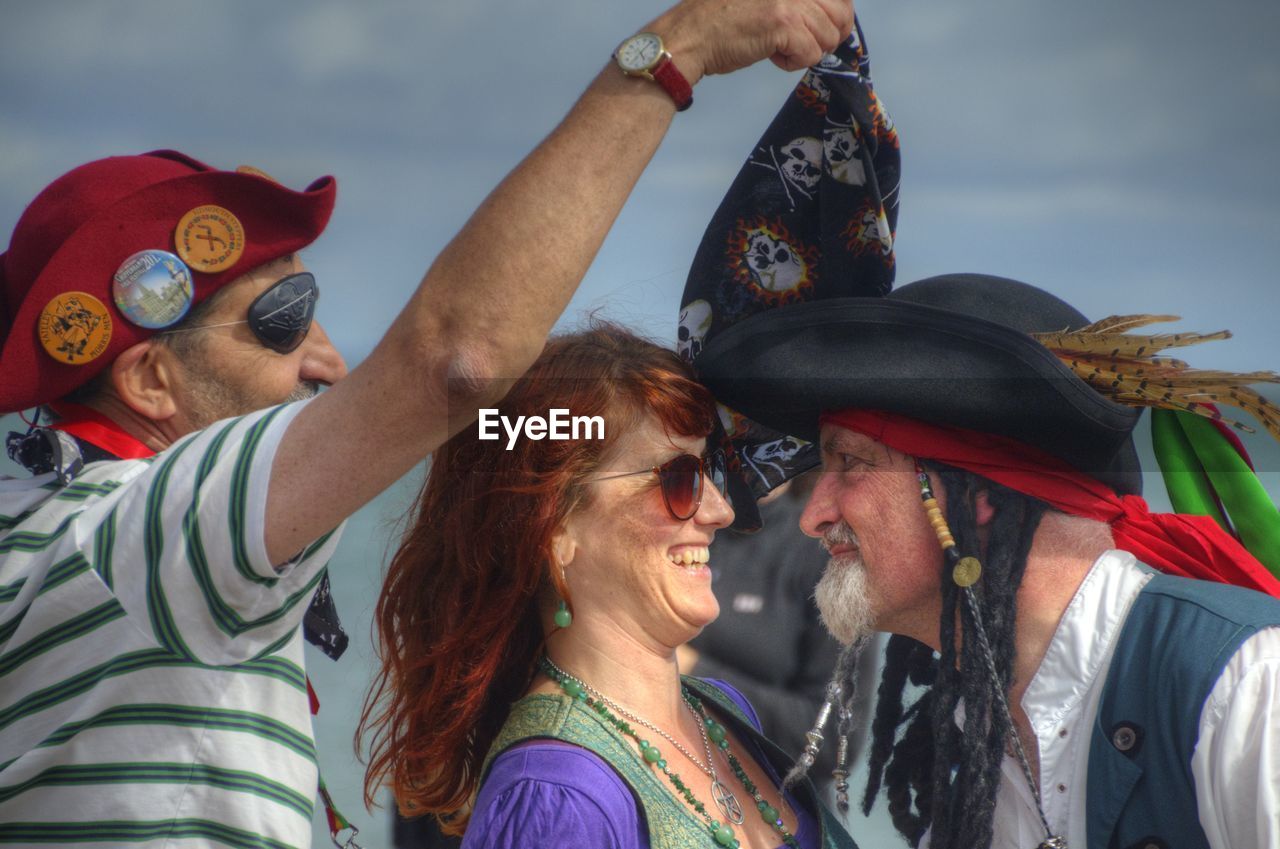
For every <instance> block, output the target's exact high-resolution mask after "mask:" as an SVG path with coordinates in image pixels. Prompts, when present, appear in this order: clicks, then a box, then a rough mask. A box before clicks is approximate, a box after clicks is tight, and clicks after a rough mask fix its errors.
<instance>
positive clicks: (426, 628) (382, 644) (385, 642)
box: [357, 323, 716, 833]
mask: <svg viewBox="0 0 1280 849" xmlns="http://www.w3.org/2000/svg"><path fill="white" fill-rule="evenodd" d="M552 408H564V409H568V410H570V411H571V414H572V415H574V416H601V417H603V418H604V420H605V438H604V439H597V440H591V439H579V440H564V441H553V440H550V439H542V440H532V439H519V440H517V441H516V443H515V445H514V446H513V448H512V449H511V450H509V451H508V450H506V439H505V436H504V438H502V439H499V440H496V441H487V440H486V441H482V440H480V439H477V434H476V432H475V431H473V430H471V429H470V428H467V429H466V430H464V431H463V432H461V433H459V434H457V435H456V436H454V437H453V438H452V439H450V440H449V441H448V442H446V443H445V444H444V445H443V446H441V447H440V449H439V450H437V451H436V452H435V454H434V455H433V457H432V464H431V469H430V472H429V473H428V476H427V480H426V483H425V485H424V486H423V489H422V491H421V493H420V494H419V496H418V500H417V503H416V505H415V508H414V511H413V520H412V526H411V527H410V528H409V530H408V531H407V533H406V534H405V536H404V538H403V540H402V541H401V543H400V547H399V548H398V549H397V551H396V553H395V555H394V557H393V558H392V560H391V565H390V567H389V570H388V574H387V578H386V581H385V583H384V584H383V588H382V594H381V596H380V597H379V598H378V606H377V610H376V612H375V616H374V621H375V624H376V628H377V637H378V652H379V656H380V658H381V663H382V665H381V669H380V670H379V672H378V675H377V677H376V679H375V680H374V683H373V685H372V687H371V688H370V691H369V693H368V696H367V697H366V699H365V704H364V711H363V714H362V716H361V720H360V727H359V729H358V730H357V737H358V738H359V739H360V740H362V741H364V742H367V743H368V746H369V765H368V769H367V770H366V772H365V801H366V803H368V804H372V800H373V797H374V794H375V793H376V792H377V790H378V789H379V788H380V787H382V786H384V785H387V786H390V787H391V789H392V791H393V793H394V795H395V798H396V801H397V803H398V805H399V807H400V810H401V811H402V812H403V813H405V814H406V815H411V816H416V815H421V814H425V813H434V814H436V815H437V816H439V817H441V822H442V824H443V825H444V827H445V829H446V830H447V831H451V832H454V833H459V832H461V830H462V829H463V828H465V826H466V822H467V819H468V817H469V815H470V808H471V804H472V802H473V800H474V798H475V793H476V791H477V789H478V787H479V783H480V779H481V775H480V770H481V767H482V765H483V762H484V758H485V755H486V753H487V752H488V750H489V747H490V745H491V744H492V743H493V740H494V738H495V737H496V736H497V734H498V731H499V730H500V729H501V728H502V724H503V723H504V722H505V721H506V717H507V713H508V710H509V708H510V705H511V703H512V702H514V701H515V700H517V699H518V698H520V697H521V696H522V695H523V694H524V692H525V691H526V690H527V689H528V688H529V686H530V684H531V683H532V681H533V676H534V672H535V667H536V663H537V658H538V656H539V654H540V652H541V651H542V646H543V633H542V625H541V620H540V617H539V609H538V599H539V597H540V595H541V594H543V593H544V592H551V591H554V592H556V593H558V594H559V595H560V597H561V598H564V599H565V600H566V601H568V602H569V604H570V607H572V600H571V599H570V598H569V595H568V592H567V589H566V587H565V585H564V583H563V578H562V575H561V574H560V573H559V570H556V569H552V568H551V566H550V564H551V562H552V556H551V540H552V536H553V534H554V533H555V531H556V529H557V528H558V527H559V526H560V525H561V523H562V522H563V521H564V520H565V519H566V517H568V515H569V514H570V513H571V512H572V511H573V510H574V509H576V508H577V507H579V506H581V505H584V504H585V503H586V498H587V496H586V490H585V487H584V486H583V484H584V482H585V481H586V480H587V479H589V478H590V477H591V476H592V475H593V474H594V473H595V471H596V470H597V469H598V468H599V467H600V465H601V463H602V462H603V461H604V459H605V458H606V457H607V456H608V453H609V451H610V448H611V447H612V445H613V444H614V443H616V441H617V438H618V437H619V435H620V434H622V433H625V432H627V431H628V430H631V429H633V428H635V427H636V426H638V425H639V424H640V422H641V421H642V420H643V419H644V417H646V416H649V415H653V416H656V417H657V418H658V419H659V421H661V422H662V423H663V425H664V426H665V427H666V429H667V432H668V433H670V434H679V435H685V436H705V435H707V434H709V433H710V432H711V430H712V427H713V425H714V421H715V415H716V414H715V402H714V401H713V399H712V398H711V395H710V394H709V393H708V392H707V390H706V389H704V388H703V387H702V386H701V385H700V384H698V383H697V381H696V380H695V379H694V376H693V374H692V372H691V371H690V369H689V367H688V366H687V365H685V364H684V363H683V362H682V361H681V360H680V359H679V357H677V356H676V355H675V354H674V353H673V352H672V351H669V350H666V349H664V348H661V347H659V346H658V345H655V344H654V343H652V342H650V341H647V340H645V339H641V338H640V337H637V336H635V335H633V334H632V333H631V332H629V331H627V330H626V329H624V328H622V327H618V326H615V325H610V324H604V323H597V324H595V325H594V326H593V327H592V328H591V329H590V330H587V331H583V332H580V333H574V334H569V335H565V336H559V337H555V338H553V339H552V340H551V341H550V342H549V343H548V344H547V346H546V348H545V349H544V350H543V352H542V354H541V356H539V357H538V359H537V361H536V362H535V363H534V364H533V366H532V367H531V368H530V369H529V371H528V373H526V374H525V376H524V377H522V378H521V379H520V380H519V381H517V383H516V384H515V386H514V387H513V388H512V390H511V391H510V393H508V395H507V396H506V397H505V398H504V399H503V400H502V402H501V403H500V404H499V411H500V413H501V414H502V415H504V416H506V417H508V418H509V419H512V420H514V417H515V416H530V415H542V416H546V415H547V413H548V411H549V410H551V409H552Z"/></svg>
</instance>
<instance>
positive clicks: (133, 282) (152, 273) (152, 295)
mask: <svg viewBox="0 0 1280 849" xmlns="http://www.w3.org/2000/svg"><path fill="white" fill-rule="evenodd" d="M111 294H112V297H114V298H115V301H116V306H117V307H119V308H120V312H121V313H122V314H123V315H124V317H125V318H127V319H129V321H131V322H133V323H134V324H136V325H138V326H139V327H145V328H147V329H148V330H157V329H159V328H161V327H169V326H170V325H172V324H176V323H177V322H179V321H181V320H182V317H183V316H184V315H186V314H187V310H189V309H190V308H191V300H192V298H193V297H194V294H195V289H194V287H193V286H192V283H191V270H190V269H189V268H187V266H186V264H185V263H183V261H182V260H180V259H178V258H177V257H176V256H174V255H173V254H171V253H169V252H168V251H157V250H149V251H138V252H137V253H136V254H134V255H133V256H131V257H129V258H128V259H126V260H125V261H124V262H122V263H120V267H119V268H118V269H116V274H115V277H113V278H112V282H111Z"/></svg>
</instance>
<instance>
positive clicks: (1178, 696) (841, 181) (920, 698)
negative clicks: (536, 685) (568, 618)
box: [681, 44, 1280, 849]
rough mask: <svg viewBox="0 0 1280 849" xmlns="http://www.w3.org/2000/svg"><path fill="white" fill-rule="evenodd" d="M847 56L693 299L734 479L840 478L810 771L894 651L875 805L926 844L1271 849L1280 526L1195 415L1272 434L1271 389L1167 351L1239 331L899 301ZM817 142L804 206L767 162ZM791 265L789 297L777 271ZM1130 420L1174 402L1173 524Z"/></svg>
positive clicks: (701, 352)
mask: <svg viewBox="0 0 1280 849" xmlns="http://www.w3.org/2000/svg"><path fill="white" fill-rule="evenodd" d="M857 58H858V62H857V63H856V64H850V65H842V64H836V63H834V62H833V63H826V64H824V65H823V66H820V67H818V68H815V69H814V71H813V72H812V73H811V74H810V76H809V77H806V79H805V81H804V82H802V83H801V85H800V86H799V87H798V88H797V89H796V92H795V95H794V96H793V97H792V98H791V99H789V100H788V101H787V103H786V104H785V105H784V106H783V109H782V111H781V112H780V113H779V114H778V116H777V118H776V119H775V120H774V122H773V124H772V125H771V126H770V127H769V128H768V130H766V132H765V134H764V136H763V137H762V138H761V140H760V142H759V145H758V147H757V149H756V152H755V153H754V154H753V156H752V158H751V160H750V161H749V162H748V164H747V166H746V167H745V168H744V169H743V170H742V172H740V174H739V176H738V178H737V179H736V180H735V182H734V183H733V185H732V187H731V188H730V190H729V193H728V195H727V196H726V198H725V200H724V201H723V203H722V204H721V207H720V209H719V210H718V211H717V212H716V214H715V216H714V218H713V219H712V222H711V224H710V226H709V227H708V230H707V233H706V236H705V237H704V239H703V242H702V244H701V247H700V248H699V251H698V254H697V256H696V258H695V261H694V265H693V268H692V269H691V271H690V276H689V282H688V285H687V287H686V290H685V295H684V299H683V301H682V304H683V310H682V313H681V316H682V328H681V330H682V336H681V339H682V341H683V340H684V339H685V335H683V334H684V331H686V330H688V331H690V332H689V336H691V337H692V336H694V335H696V344H690V345H688V351H687V354H688V356H690V358H691V359H692V360H693V362H694V365H695V367H696V368H697V370H698V372H699V374H700V376H701V378H702V380H703V381H704V382H705V383H706V384H707V385H708V386H709V387H710V388H711V389H712V390H713V392H714V393H715V394H716V396H717V398H718V399H719V400H720V401H721V402H722V403H723V404H724V405H725V408H726V411H725V413H724V415H723V418H724V419H725V420H726V429H727V431H728V432H729V437H730V439H731V440H732V442H733V443H734V446H735V448H736V449H737V452H738V455H739V457H741V459H742V465H741V469H742V471H743V472H744V474H745V475H746V477H747V479H748V482H749V483H751V484H752V485H753V486H754V487H755V489H756V491H757V492H763V491H767V489H769V488H770V487H772V486H776V485H777V483H778V482H779V481H780V480H785V479H787V478H789V477H791V476H793V475H794V474H798V473H799V472H801V471H803V470H804V469H806V468H809V467H812V466H813V465H816V464H818V463H819V462H820V463H821V465H822V468H823V471H824V474H822V476H821V479H820V481H819V483H818V484H817V487H816V489H815V491H814V493H813V495H812V496H811V499H810V502H809V504H808V506H807V508H806V510H805V512H804V514H803V517H802V520H801V525H802V527H803V529H804V530H805V531H806V532H807V533H809V534H810V535H811V536H815V537H818V538H820V539H821V540H822V542H823V544H824V545H825V546H826V548H827V549H828V551H829V552H830V555H831V559H830V562H829V565H828V567H827V569H826V572H825V574H824V577H823V579H822V581H821V583H820V585H819V587H818V589H817V601H818V605H819V608H820V610H821V611H822V616H823V619H824V621H825V622H826V623H827V625H828V627H829V628H830V630H832V632H833V633H834V634H835V635H836V636H837V637H839V638H840V639H841V640H842V641H843V642H845V643H847V644H849V646H850V647H849V649H847V650H846V651H845V653H844V655H843V656H842V657H841V659H840V661H839V663H838V668H837V671H836V674H835V677H834V679H833V682H832V686H831V687H829V689H828V692H829V693H830V694H831V695H832V699H831V701H830V702H829V704H828V705H827V706H826V708H825V709H824V710H823V711H822V713H821V714H820V718H819V721H818V722H817V723H816V724H815V726H814V729H813V731H811V732H810V735H809V739H810V745H809V746H808V747H807V748H806V751H805V753H804V755H803V756H802V757H801V762H800V765H799V767H798V769H797V770H796V772H797V773H802V772H803V771H805V770H806V769H807V768H808V767H809V766H811V765H812V763H813V759H814V756H815V754H816V750H817V748H818V745H819V744H820V743H821V742H822V726H823V724H824V722H825V721H826V720H827V718H828V714H829V713H830V712H831V709H832V708H833V707H839V706H843V708H842V709H840V710H839V714H840V721H839V722H838V725H837V728H838V732H839V735H840V737H841V740H840V743H841V747H840V748H841V750H843V749H844V747H845V746H844V743H845V741H844V739H843V736H844V732H845V731H846V730H847V728H848V725H849V722H848V717H849V715H850V712H849V711H848V709H847V706H848V705H849V704H850V702H851V700H852V693H851V683H852V681H851V674H850V673H851V671H852V670H853V669H854V668H855V666H856V659H857V656H858V652H859V650H860V646H861V645H862V644H863V642H864V639H865V636H866V635H867V634H869V633H871V632H873V631H884V632H890V633H892V634H894V635H895V636H893V637H892V638H891V640H890V641H889V644H888V648H887V655H886V663H885V668H884V672H883V678H882V681H881V685H880V691H879V698H878V705H877V709H876V715H875V719H874V721H873V727H872V744H871V747H870V755H869V758H870V769H869V775H870V778H869V782H868V786H867V788H866V792H865V795H864V799H863V806H864V809H865V810H868V811H869V809H870V807H871V805H872V804H873V803H874V801H875V800H876V798H878V796H879V795H880V794H881V793H882V792H883V794H884V795H886V796H887V798H888V803H889V810H890V813H891V815H892V817H893V821H894V824H895V825H896V826H897V828H898V829H899V831H900V832H901V833H902V834H903V835H904V836H905V837H906V838H907V839H908V840H909V841H910V842H911V843H912V844H913V845H916V846H919V845H922V844H924V843H927V844H928V845H929V846H930V847H932V849H984V848H985V847H988V846H992V845H995V846H1000V847H1011V849H1023V847H1026V849H1034V848H1035V847H1049V849H1052V848H1053V847H1065V846H1068V845H1069V846H1071V847H1074V849H1082V847H1088V849H1112V847H1115V849H1122V848H1123V847H1141V848H1142V849H1146V847H1171V846H1178V847H1197V848H1198V849H1199V847H1207V848H1211V849H1258V847H1263V846H1268V847H1273V849H1274V847H1280V601H1277V597H1280V581H1277V579H1276V578H1275V577H1274V576H1273V575H1272V574H1271V572H1269V571H1268V567H1269V568H1270V569H1271V570H1280V554H1278V553H1277V552H1280V514H1277V512H1276V509H1275V507H1274V506H1273V505H1272V504H1271V503H1270V501H1269V500H1268V498H1267V496H1266V493H1265V491H1264V490H1262V488H1261V486H1260V485H1259V484H1258V482H1257V479H1256V477H1254V476H1253V475H1252V473H1251V471H1250V468H1249V466H1248V465H1247V463H1248V460H1247V455H1245V454H1244V453H1243V448H1242V447H1238V442H1235V441H1233V438H1231V435H1230V432H1229V431H1227V430H1225V429H1221V430H1220V429H1219V426H1220V425H1222V424H1223V422H1222V420H1221V418H1222V417H1221V414H1220V413H1219V412H1218V410H1217V408H1216V407H1213V406H1207V402H1213V401H1216V402H1218V403H1221V404H1225V405H1234V406H1237V407H1240V408H1242V409H1244V410H1246V411H1247V412H1249V413H1250V414H1252V415H1253V416H1254V417H1255V418H1257V419H1258V420H1259V421H1261V422H1262V423H1263V425H1264V426H1265V427H1266V428H1267V430H1268V431H1270V432H1271V433H1272V435H1274V436H1277V437H1278V438H1280V412H1278V411H1277V410H1276V409H1275V408H1274V407H1272V406H1270V405H1269V404H1268V403H1267V402H1266V401H1265V400H1264V399H1262V398H1261V397H1260V396H1258V395H1257V394H1256V393H1254V392H1253V391H1252V390H1250V389H1248V388H1247V384H1250V383H1258V382H1268V381H1270V382H1274V381H1277V380H1280V377H1278V376H1277V375H1275V374H1272V373H1270V372H1259V373H1253V374H1248V375H1230V374H1223V373H1218V372H1199V371H1194V370H1190V369H1188V368H1187V367H1186V365H1185V364H1184V363H1181V362H1179V361H1176V360H1171V359H1167V358H1161V357H1158V356H1153V355H1155V354H1158V353H1159V352H1160V351H1161V350H1163V349H1165V348H1169V347H1175V346H1178V345H1183V344H1190V343H1192V342H1196V341H1205V340H1207V339H1210V338H1222V337H1223V336H1224V335H1225V334H1211V335H1209V336H1204V337H1201V336H1198V335H1196V334H1181V335H1170V336H1140V335H1135V334H1133V333H1131V332H1130V331H1134V330H1136V329H1138V328H1141V327H1144V326H1145V325H1147V324H1150V323H1153V322H1155V321H1161V320H1166V319H1168V318H1169V317H1168V316H1119V317H1113V318H1111V319H1106V320H1103V321H1101V322H1097V323H1094V324H1090V323H1089V321H1088V320H1087V319H1086V318H1085V317H1084V316H1083V315H1081V314H1080V313H1079V312H1078V311H1076V310H1075V309H1074V308H1072V307H1071V306H1069V305H1068V304H1066V303H1064V302H1063V301H1061V300H1059V299H1058V298H1056V297H1054V296H1053V295H1051V294H1049V293H1047V292H1044V291H1042V290H1040V289H1037V288H1035V287H1033V286H1029V285H1027V284H1024V283H1019V282H1016V281H1012V280H1006V279H1002V278H997V277H989V276H982V275H967V274H966V275H950V276H945V277H938V278H932V279H929V280H922V281H919V282H916V283H912V284H910V285H907V286H903V287H901V288H899V289H897V290H896V291H893V292H892V293H890V294H887V295H886V294H885V293H886V292H887V291H888V290H889V288H890V285H891V283H892V280H893V267H894V263H893V255H892V247H893V226H894V225H895V223H896V219H897V215H896V213H897V203H896V201H897V192H896V189H897V181H898V156H897V151H898V145H897V136H896V133H895V132H894V130H893V124H892V122H891V121H890V120H889V119H888V116H887V114H886V113H885V112H884V110H883V108H882V107H881V105H880V103H879V102H878V101H877V99H876V97H875V95H874V94H873V93H872V90H871V84H870V80H869V76H868V68H867V64H866V61H865V60H866V54H865V50H864V49H862V46H861V44H859V50H858V56H857ZM842 138H843V139H845V142H846V143H845V144H843V145H840V144H836V142H837V141H839V140H840V139H842ZM804 139H821V140H823V152H822V153H823V155H822V157H821V158H820V159H818V160H817V161H816V164H815V169H814V172H815V173H814V174H812V175H810V179H809V181H808V182H807V183H806V184H805V186H804V187H803V188H804V191H803V192H802V191H800V187H797V185H796V184H795V181H794V180H791V179H789V178H788V174H789V173H790V172H788V171H787V170H786V169H785V167H780V168H779V169H777V173H776V174H775V173H773V172H770V170H769V168H768V167H767V166H768V165H769V164H770V163H773V162H775V161H776V162H778V163H779V164H780V165H785V164H786V163H787V162H788V161H789V160H788V159H787V158H786V157H787V156H789V155H790V153H789V151H792V152H794V151H800V152H803V151H802V150H801V149H802V148H803V145H802V144H800V142H801V141H803V140H804ZM850 150H851V151H852V152H853V159H856V167H854V166H853V164H851V162H852V160H850V159H849V156H847V155H846V154H847V153H848V152H849V151H850ZM799 155H800V153H796V156H799ZM855 173H856V175H857V176H858V179H857V180H853V181H852V182H851V181H850V178H849V175H850V174H855ZM766 237H767V239H768V240H771V241H770V242H769V244H770V245H771V246H772V249H771V250H769V251H765V252H763V253H762V252H760V251H756V250H754V248H753V246H754V245H758V244H759V243H761V242H763V241H764V240H765V239H766ZM753 240H754V241H753ZM775 243H781V248H784V249H785V250H783V249H779V245H778V244H775ZM726 246H727V247H726ZM739 246H741V249H739ZM781 254H785V257H786V258H787V259H788V260H789V265H788V271H789V276H788V277H787V278H786V279H787V284H788V285H787V286H786V288H785V291H781V290H780V287H779V286H778V285H777V280H778V279H779V275H777V274H774V275H773V276H769V275H766V274H764V273H763V271H761V269H765V270H768V268H766V267H767V266H768V267H771V266H769V263H771V262H772V263H773V265H774V266H776V265H777V264H778V261H777V260H776V257H777V256H779V255H781ZM865 295H884V297H851V296H865ZM686 317H688V318H686ZM694 319H696V322H695V321H694ZM685 325H688V326H687V327H686V326H685ZM693 331H696V334H695V333H694V332H693ZM1142 407H1157V408H1163V409H1158V410H1156V411H1155V414H1154V415H1153V422H1154V423H1155V425H1156V434H1157V437H1158V439H1157V445H1156V448H1157V453H1158V455H1159V456H1161V462H1162V466H1165V467H1166V470H1167V472H1168V473H1169V474H1170V480H1171V482H1172V483H1171V485H1170V490H1171V491H1170V494H1171V497H1172V498H1173V501H1174V505H1175V507H1176V508H1178V509H1179V513H1178V514H1167V515H1159V514H1152V513H1151V512H1149V511H1148V509H1147V505H1146V503H1145V502H1144V501H1143V500H1142V498H1141V497H1140V492H1141V486H1142V475H1141V469H1140V468H1139V466H1138V461H1137V453H1136V451H1135V450H1134V446H1133V442H1132V439H1131V432H1132V431H1133V428H1134V426H1135V425H1136V423H1137V421H1138V418H1139V414H1140V411H1141V408H1142ZM1195 413H1200V414H1207V415H1208V416H1209V417H1210V418H1198V417H1197V416H1196V415H1194V414H1195ZM788 436H789V439H788V438H787V437H788ZM781 444H787V445H788V446H790V447H789V450H788V451H787V452H786V455H785V456H780V455H779V452H778V451H777V450H776V449H775V448H774V446H777V445H781ZM762 459H766V460H767V461H768V462H767V463H762V462H760V461H761V460H762ZM1215 490H1216V491H1215ZM1219 500H1221V502H1222V504H1223V506H1225V507H1226V508H1227V509H1226V510H1225V511H1224V510H1220V509H1219V504H1218V501H1219ZM1189 513H1198V514H1202V515H1187V514H1189ZM1241 541H1243V543H1244V545H1242V542H1241ZM1246 545H1247V548H1246V547H1245V546H1246ZM1260 561H1263V562H1265V563H1266V565H1265V566H1264V565H1263V562H1260ZM1231 585H1235V586H1231ZM838 760H839V766H838V767H837V770H836V778H837V788H838V789H843V790H844V792H845V797H844V799H843V800H842V804H844V805H847V786H848V785H847V777H848V766H847V764H845V763H844V758H843V757H840V758H839V759H838Z"/></svg>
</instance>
